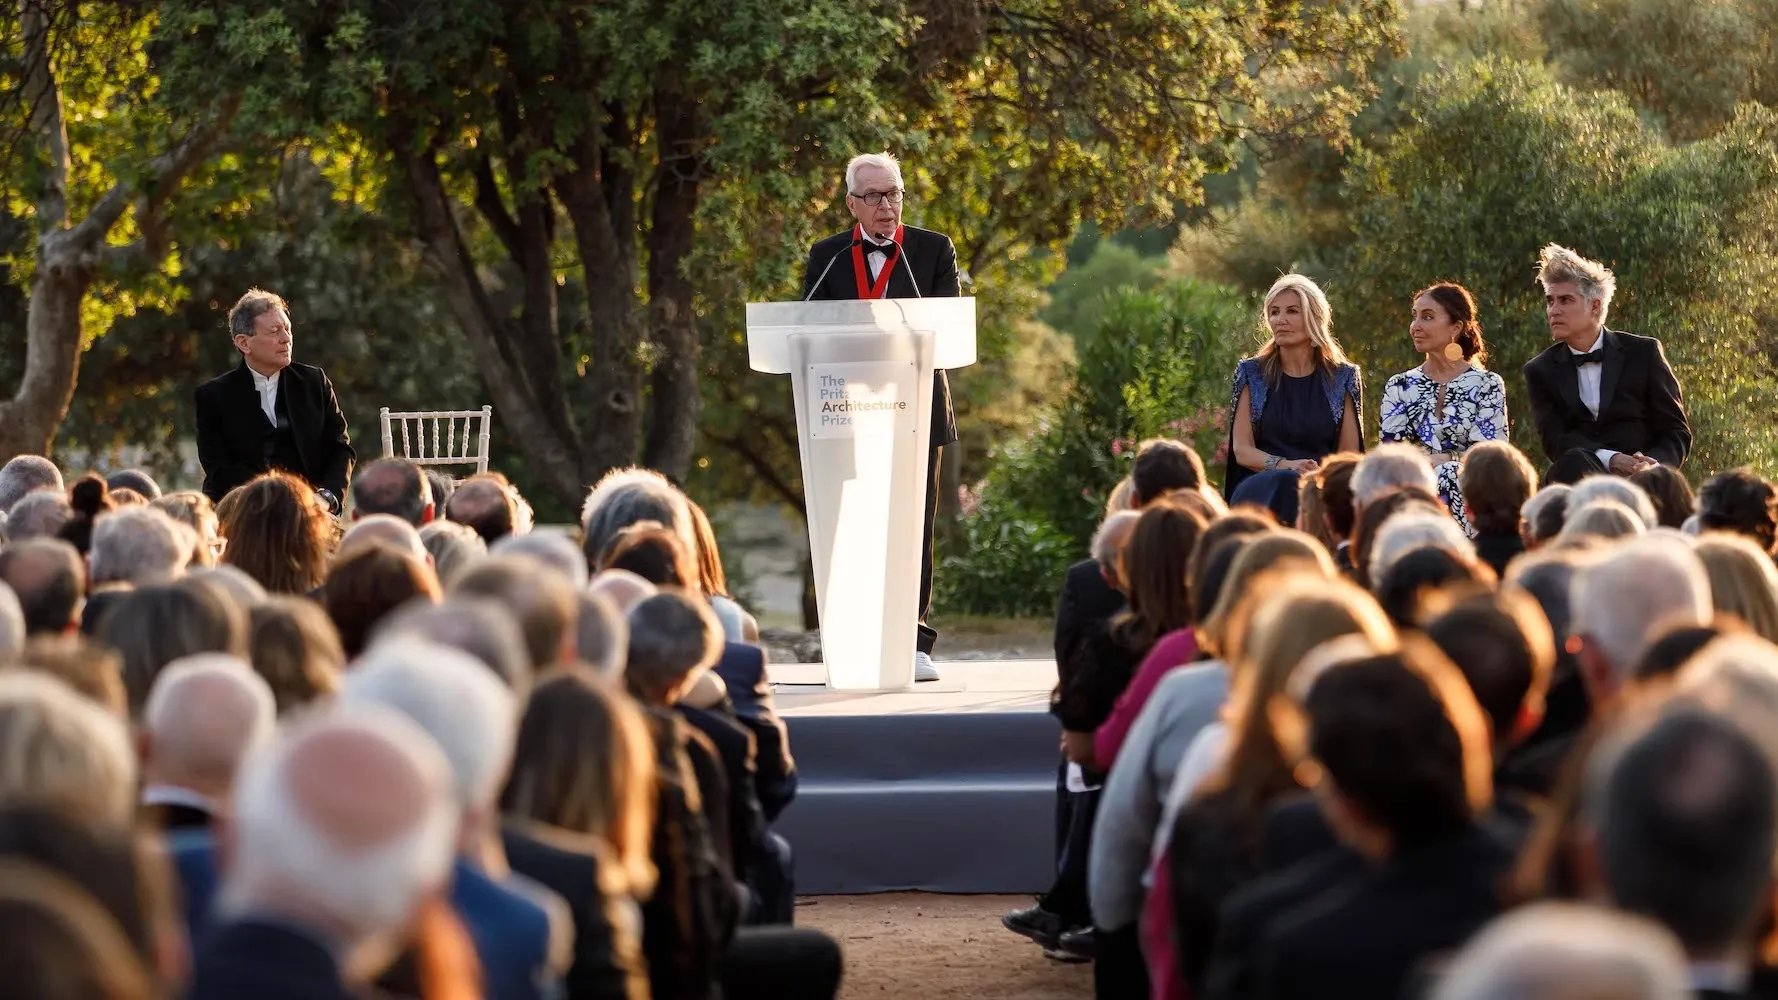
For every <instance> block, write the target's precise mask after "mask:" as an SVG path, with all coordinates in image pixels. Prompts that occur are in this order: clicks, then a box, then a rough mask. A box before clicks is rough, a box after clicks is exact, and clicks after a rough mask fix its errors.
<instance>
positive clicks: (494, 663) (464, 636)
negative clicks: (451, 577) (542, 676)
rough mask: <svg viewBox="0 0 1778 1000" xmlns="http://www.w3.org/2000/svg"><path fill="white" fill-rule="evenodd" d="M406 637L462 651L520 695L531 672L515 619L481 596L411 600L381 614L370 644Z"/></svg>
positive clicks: (524, 693) (529, 687)
mask: <svg viewBox="0 0 1778 1000" xmlns="http://www.w3.org/2000/svg"><path fill="white" fill-rule="evenodd" d="M399 636H410V637H412V638H416V639H424V640H426V641H427V642H433V643H437V644H438V645H440V646H449V647H450V648H452V649H455V650H457V651H459V652H463V653H468V654H469V655H470V656H473V657H475V658H476V660H477V661H478V662H480V663H481V664H482V666H485V667H487V668H488V669H489V670H492V671H493V672H494V676H495V677H498V678H500V682H501V683H503V684H505V685H506V686H507V687H509V688H511V689H512V691H513V694H514V695H515V696H516V697H520V698H523V697H525V695H526V693H527V692H529V691H530V690H531V686H532V681H533V677H534V672H533V670H532V668H531V657H530V654H528V653H526V652H525V636H524V633H523V632H521V631H520V630H519V624H518V620H517V619H515V618H514V617H513V615H512V612H511V611H509V610H508V609H507V608H506V607H505V606H504V605H502V604H500V603H499V602H497V601H494V600H492V599H490V598H486V597H451V598H447V599H445V600H443V601H440V602H439V603H437V604H414V605H410V606H408V607H406V608H403V609H402V610H400V611H397V612H396V613H394V614H392V615H390V616H389V617H388V618H385V619H384V620H383V621H382V623H381V624H380V625H379V627H378V628H377V631H376V633H375V634H374V635H372V637H371V645H373V646H374V645H376V644H377V643H379V642H382V641H383V640H385V639H391V638H396V637H399Z"/></svg>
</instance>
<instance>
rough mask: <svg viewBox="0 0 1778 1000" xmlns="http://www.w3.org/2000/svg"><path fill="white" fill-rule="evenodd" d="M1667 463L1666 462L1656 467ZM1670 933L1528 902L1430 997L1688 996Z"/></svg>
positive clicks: (1463, 957)
mask: <svg viewBox="0 0 1778 1000" xmlns="http://www.w3.org/2000/svg"><path fill="white" fill-rule="evenodd" d="M1656 468H1665V466H1656ZM1691 996H1692V991H1691V988H1690V986H1688V985H1687V983H1686V967H1685V955H1684V953H1683V952H1681V951H1680V949H1679V943H1678V942H1677V941H1675V940H1674V938H1673V935H1672V934H1670V933H1668V932H1667V931H1666V930H1665V929H1664V928H1662V927H1660V926H1659V925H1657V924H1655V923H1653V922H1651V921H1648V920H1643V919H1641V918H1638V917H1633V916H1630V915H1629V914H1625V913H1619V912H1617V911H1615V910H1608V909H1604V908H1603V907H1598V906H1583V905H1580V904H1576V903H1534V904H1532V905H1530V906H1524V907H1520V908H1519V909H1516V910H1513V911H1511V912H1509V913H1506V914H1503V915H1502V916H1500V917H1498V918H1496V919H1495V921H1494V922H1493V923H1491V924H1489V925H1488V926H1486V927H1484V928H1482V930H1481V932H1480V933H1479V934H1477V935H1476V936H1475V937H1473V938H1471V939H1470V940H1469V943H1468V944H1466V945H1464V946H1463V950H1462V951H1461V952H1458V953H1457V956H1456V957H1455V958H1453V959H1452V960H1451V962H1450V964H1449V965H1448V966H1447V967H1446V968H1445V970H1444V972H1443V973H1442V974H1441V975H1440V976H1439V982H1438V985H1437V987H1436V988H1435V989H1434V990H1433V992H1432V1000H1506V998H1508V997H1523V998H1527V1000H1529V998H1533V997H1535V998H1536V1000H1599V998H1604V997H1610V998H1612V1000H1691Z"/></svg>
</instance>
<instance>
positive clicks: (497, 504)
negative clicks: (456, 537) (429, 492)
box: [445, 473, 519, 545]
mask: <svg viewBox="0 0 1778 1000" xmlns="http://www.w3.org/2000/svg"><path fill="white" fill-rule="evenodd" d="M445 512H446V513H445V516H446V517H449V518H450V519H451V520H453V521H456V522H457V523H459V524H463V525H467V526H468V527H470V528H472V529H474V530H475V533H476V534H477V535H478V536H480V537H481V540H482V541H483V542H484V543H485V544H488V545H493V544H494V543H495V542H497V541H499V540H500V539H502V538H505V537H506V536H507V535H510V534H512V533H514V532H515V531H516V530H517V529H518V524H519V512H518V501H517V498H516V497H515V496H514V494H513V491H512V487H511V486H509V485H507V484H506V483H505V482H503V481H502V480H500V479H496V478H494V477H493V475H492V474H491V473H480V474H477V475H474V476H470V477H469V478H468V479H465V480H464V481H463V482H461V483H459V484H458V486H457V489H456V492H454V493H452V494H451V500H450V503H449V504H447V505H446V507H445Z"/></svg>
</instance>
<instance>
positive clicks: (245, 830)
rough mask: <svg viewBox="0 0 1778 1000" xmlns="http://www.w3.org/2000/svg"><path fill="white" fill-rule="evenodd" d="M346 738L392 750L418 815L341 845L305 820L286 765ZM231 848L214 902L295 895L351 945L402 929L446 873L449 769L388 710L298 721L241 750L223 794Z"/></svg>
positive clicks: (245, 906)
mask: <svg viewBox="0 0 1778 1000" xmlns="http://www.w3.org/2000/svg"><path fill="white" fill-rule="evenodd" d="M342 732H351V733H353V734H355V735H356V736H357V737H358V738H360V739H365V740H374V741H376V742H377V743H380V744H382V745H383V746H384V747H386V748H388V749H389V750H392V751H393V752H395V753H397V754H399V755H400V756H401V757H402V758H404V759H405V760H406V762H407V763H408V764H410V765H411V766H412V767H413V768H414V770H415V771H416V772H417V773H418V775H419V777H420V781H421V784H422V785H423V787H424V790H425V809H424V811H423V812H421V813H420V815H419V816H418V817H417V818H416V819H415V820H414V822H413V823H412V824H411V825H410V826H408V827H407V828H406V829H404V830H401V831H399V832H398V833H396V834H395V835H393V836H390V837H387V838H385V839H383V840H381V841H379V842H376V843H372V844H364V843H342V842H341V840H340V839H339V838H337V837H336V836H335V835H334V834H333V833H331V832H330V831H328V830H327V829H325V827H324V826H323V825H322V824H320V823H317V822H316V820H315V819H313V818H312V817H310V816H309V814H308V810H307V809H306V808H305V807H304V805H303V801H302V800H303V797H302V796H301V795H298V794H297V793H296V791H295V789H294V787H293V785H294V777H295V775H294V774H293V772H294V770H295V767H294V766H293V764H294V763H295V762H296V761H297V760H299V758H300V755H301V753H302V752H303V749H304V746H305V744H306V743H308V742H309V741H312V740H315V739H317V738H322V737H324V736H325V735H327V734H330V733H331V734H338V733H342ZM233 815H234V830H235V849H234V853H233V857H232V860H231V864H230V866H229V869H228V873H227V876H226V877H227V881H226V883H225V884H224V886H223V888H222V892H221V894H220V895H219V897H218V906H219V908H221V909H222V910H223V911H224V912H227V913H240V912H242V911H244V910H249V909H251V908H252V907H253V906H255V905H256V904H260V903H262V902H266V901H276V900H278V899H281V898H287V897H288V896H289V895H291V894H297V895H300V896H301V897H302V898H303V899H304V900H306V901H308V902H309V903H310V905H313V906H317V907H319V908H320V909H322V910H324V911H325V912H326V913H327V915H328V916H330V917H332V918H333V919H334V920H336V921H339V922H341V923H343V924H345V925H346V926H348V927H349V928H351V929H352V930H353V931H354V932H355V933H356V934H357V935H358V936H359V937H360V938H361V939H362V938H370V937H373V936H376V935H380V934H386V933H389V932H392V931H395V930H398V929H400V928H401V927H403V926H404V925H405V924H407V922H408V921H409V920H410V919H411V918H412V916H413V913H414V911H415V909H416V908H417V907H418V906H419V904H420V901H421V900H422V899H424V898H425V897H426V896H427V895H429V894H431V893H432V892H434V891H435V890H436V889H437V888H438V887H439V886H441V885H443V884H444V882H445V880H446V878H448V877H449V875H450V871H451V864H452V861H453V858H454V856H455V853H456V844H457V829H458V813H457V809H456V806H455V804H454V803H453V802H452V800H451V795H450V765H449V762H448V761H446V760H445V758H444V756H443V754H442V753H441V752H440V751H439V749H438V747H437V745H435V744H434V743H433V742H432V740H430V739H428V738H427V736H426V734H425V733H424V732H422V731H421V730H420V729H419V728H418V727H417V726H415V725H414V724H413V723H412V722H410V721H409V720H408V719H406V718H404V717H403V716H402V715H400V714H399V713H397V712H393V711H389V710H387V709H378V708H376V707H374V706H352V707H338V708H335V709H333V710H331V711H330V712H328V713H326V714H324V715H317V716H312V717H311V718H310V719H309V720H308V721H307V722H299V723H297V724H296V726H294V727H293V728H292V729H291V731H290V733H289V735H288V736H286V737H285V738H284V739H282V740H277V741H274V742H272V743H270V744H267V745H266V746H263V747H261V748H259V749H257V750H255V751H254V752H253V753H251V754H249V755H248V757H247V759H246V760H245V761H243V762H242V765H241V770H240V775H239V778H238V779H237V781H236V783H235V794H234V798H233Z"/></svg>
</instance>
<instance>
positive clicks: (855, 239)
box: [803, 236, 864, 302]
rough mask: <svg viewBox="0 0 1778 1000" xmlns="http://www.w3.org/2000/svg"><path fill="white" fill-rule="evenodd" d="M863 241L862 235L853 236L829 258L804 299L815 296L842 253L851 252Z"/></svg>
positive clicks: (805, 300) (807, 299)
mask: <svg viewBox="0 0 1778 1000" xmlns="http://www.w3.org/2000/svg"><path fill="white" fill-rule="evenodd" d="M863 242H864V240H863V239H862V238H861V237H858V236H853V237H852V242H850V243H848V244H846V245H845V246H843V247H841V248H840V249H839V250H838V251H837V252H836V253H835V254H834V255H833V256H832V257H829V258H827V266H826V267H824V268H822V269H821V276H820V277H819V278H816V279H815V283H814V284H812V285H810V286H809V294H807V295H805V296H803V301H804V302H807V301H809V300H810V299H812V298H814V297H815V293H816V292H817V291H819V290H820V289H821V283H822V282H823V281H826V280H827V272H829V271H831V270H833V266H834V265H835V264H837V263H839V260H840V255H841V254H847V253H851V252H852V248H853V247H855V246H857V245H858V244H860V243H863Z"/></svg>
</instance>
